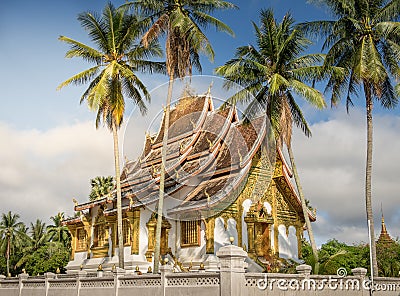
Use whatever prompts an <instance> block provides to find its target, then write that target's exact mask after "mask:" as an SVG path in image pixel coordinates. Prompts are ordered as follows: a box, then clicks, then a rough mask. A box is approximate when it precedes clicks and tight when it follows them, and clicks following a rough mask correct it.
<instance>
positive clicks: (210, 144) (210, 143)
mask: <svg viewBox="0 0 400 296" xmlns="http://www.w3.org/2000/svg"><path fill="white" fill-rule="evenodd" d="M206 140H207V142H208V145H209V146H210V149H211V148H212V146H213V143H212V142H211V140H210V139H209V138H207V139H206Z"/></svg>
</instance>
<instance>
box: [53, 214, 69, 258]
mask: <svg viewBox="0 0 400 296" xmlns="http://www.w3.org/2000/svg"><path fill="white" fill-rule="evenodd" d="M50 219H51V220H52V221H53V224H52V225H49V226H47V233H48V235H49V241H52V242H59V243H62V244H63V245H64V246H65V247H66V248H67V249H68V250H71V234H70V233H69V230H68V228H67V227H66V226H65V225H62V221H63V220H64V219H65V217H64V213H63V212H59V213H57V215H56V216H52V217H50Z"/></svg>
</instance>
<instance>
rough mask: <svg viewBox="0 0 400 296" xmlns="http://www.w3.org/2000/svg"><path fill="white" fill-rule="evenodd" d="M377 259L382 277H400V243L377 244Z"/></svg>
mask: <svg viewBox="0 0 400 296" xmlns="http://www.w3.org/2000/svg"><path fill="white" fill-rule="evenodd" d="M376 258H377V261H378V270H379V275H380V276H385V277H398V276H400V242H399V241H393V242H391V243H380V242H378V243H377V244H376Z"/></svg>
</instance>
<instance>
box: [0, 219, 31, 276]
mask: <svg viewBox="0 0 400 296" xmlns="http://www.w3.org/2000/svg"><path fill="white" fill-rule="evenodd" d="M18 220H19V215H18V214H13V213H11V211H9V212H8V213H7V214H4V213H3V214H2V215H1V221H0V238H1V245H0V249H1V251H2V253H3V254H5V256H6V260H7V276H9V275H10V254H11V253H12V252H13V251H14V250H15V248H17V247H21V246H22V244H23V241H24V238H25V237H26V233H24V232H23V230H25V229H26V228H25V225H24V223H23V222H21V221H18Z"/></svg>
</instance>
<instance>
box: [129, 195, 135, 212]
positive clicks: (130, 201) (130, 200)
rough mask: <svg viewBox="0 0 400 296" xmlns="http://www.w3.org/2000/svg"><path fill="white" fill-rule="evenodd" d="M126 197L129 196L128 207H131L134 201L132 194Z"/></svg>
mask: <svg viewBox="0 0 400 296" xmlns="http://www.w3.org/2000/svg"><path fill="white" fill-rule="evenodd" d="M128 198H129V208H130V209H131V208H132V206H133V205H134V203H135V202H134V201H133V198H132V196H128Z"/></svg>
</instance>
